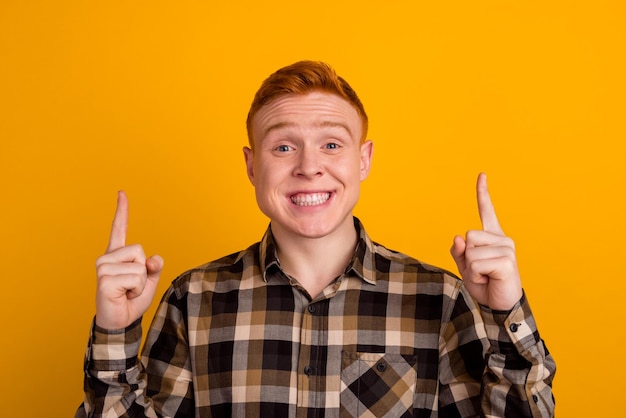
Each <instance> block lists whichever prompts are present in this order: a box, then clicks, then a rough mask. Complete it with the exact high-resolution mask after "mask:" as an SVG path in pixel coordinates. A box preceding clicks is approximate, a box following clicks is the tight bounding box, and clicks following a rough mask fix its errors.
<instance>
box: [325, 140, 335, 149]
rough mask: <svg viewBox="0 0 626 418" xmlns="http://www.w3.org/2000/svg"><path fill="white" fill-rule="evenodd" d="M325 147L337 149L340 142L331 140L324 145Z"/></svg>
mask: <svg viewBox="0 0 626 418" xmlns="http://www.w3.org/2000/svg"><path fill="white" fill-rule="evenodd" d="M324 148H326V149H337V148H339V144H336V143H334V142H329V143H328V144H326V145H324Z"/></svg>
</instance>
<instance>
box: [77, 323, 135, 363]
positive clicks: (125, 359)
mask: <svg viewBox="0 0 626 418" xmlns="http://www.w3.org/2000/svg"><path fill="white" fill-rule="evenodd" d="M141 332H142V330H141V318H139V319H137V320H136V321H135V322H133V323H132V324H130V325H129V326H128V327H126V328H122V329H116V330H107V329H104V328H100V327H99V326H98V325H96V321H95V319H94V321H93V325H92V327H91V339H90V341H89V347H88V350H87V363H88V368H89V370H92V371H124V370H129V369H131V368H132V367H134V366H136V365H137V361H138V355H139V348H140V346H141V336H142V334H141Z"/></svg>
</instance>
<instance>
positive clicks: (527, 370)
mask: <svg viewBox="0 0 626 418" xmlns="http://www.w3.org/2000/svg"><path fill="white" fill-rule="evenodd" d="M248 135H249V140H250V148H247V147H246V148H245V149H244V157H245V162H246V168H247V173H248V177H249V178H250V181H251V182H252V184H253V185H254V187H255V191H256V198H257V202H258V205H259V208H260V209H261V210H262V211H263V213H265V214H266V215H267V216H268V217H269V218H270V227H269V228H268V230H267V232H266V234H265V235H264V237H263V239H262V240H261V241H260V242H259V243H256V244H254V245H252V246H250V247H249V248H248V249H246V250H244V251H241V252H239V253H236V254H232V255H230V256H226V257H224V258H222V259H220V260H216V261H214V262H211V263H207V264H205V265H203V266H200V267H197V268H195V269H192V270H190V271H188V272H186V273H184V274H183V275H181V276H179V277H178V278H177V279H176V280H175V281H174V282H173V283H172V285H171V286H170V288H169V289H168V291H167V292H166V294H165V295H164V296H163V299H162V301H161V304H160V306H159V309H158V311H157V314H156V316H155V318H154V321H153V324H152V326H151V329H150V332H149V334H148V337H147V341H146V343H145V347H144V350H143V355H142V358H141V361H139V360H138V356H137V355H138V351H139V345H140V342H141V327H140V322H141V317H142V315H143V313H144V312H145V311H146V309H147V308H148V306H149V305H150V303H151V301H152V298H153V297H154V294H155V289H156V285H157V282H158V280H159V274H160V271H161V269H162V267H163V260H162V259H161V258H160V257H159V256H153V257H150V258H146V256H145V255H144V253H143V250H142V249H141V247H140V246H138V245H131V246H127V245H126V244H125V237H126V229H127V216H128V202H127V198H126V196H125V194H124V193H123V192H120V194H119V196H118V206H117V211H116V214H115V218H114V221H113V226H112V231H111V237H110V241H109V246H108V249H107V251H106V254H104V255H103V256H101V257H100V258H99V259H98V262H97V272H98V290H97V299H96V317H95V323H94V326H93V329H92V334H91V340H90V344H89V347H88V351H87V356H86V361H85V394H86V397H85V402H84V403H83V405H81V407H80V408H79V410H78V412H77V414H76V416H78V417H82V416H107V417H110V416H120V417H122V416H123V417H127V416H128V417H143V416H146V417H157V416H158V417H161V416H163V417H191V416H196V417H228V416H233V417H258V416H266V417H383V416H385V417H409V416H416V417H427V416H429V417H432V416H441V417H459V416H460V417H471V416H493V417H501V416H507V417H526V416H534V417H547V416H552V415H553V409H554V402H553V397H552V391H551V385H552V379H553V376H554V372H555V366H554V362H553V360H552V358H551V356H550V355H549V353H548V351H547V350H546V348H545V346H544V345H543V341H542V340H541V339H540V337H539V334H538V332H537V329H536V326H535V322H534V319H533V316H532V313H531V311H530V308H529V306H528V303H527V301H526V298H525V296H524V294H523V291H522V287H521V281H520V278H519V274H518V269H517V263H516V259H515V251H514V246H513V242H512V240H511V239H510V238H508V237H506V236H505V235H504V234H503V232H502V229H501V228H500V225H499V223H498V220H497V218H496V215H495V211H494V208H493V206H492V204H491V200H490V197H489V193H488V191H487V186H486V178H485V176H484V175H480V176H479V178H478V182H477V198H478V210H479V214H480V217H481V220H482V223H483V230H481V231H469V232H468V233H467V234H466V236H465V237H455V239H454V243H453V246H452V249H451V253H452V256H453V257H454V259H455V261H456V263H457V265H458V267H459V271H460V272H461V275H462V277H463V281H461V280H459V279H457V278H456V277H455V276H453V275H452V274H451V273H448V272H446V271H444V270H441V269H438V268H435V267H432V266H429V265H426V264H423V263H421V262H419V261H417V260H415V259H412V258H410V257H408V256H405V255H403V254H400V253H396V252H394V251H391V250H388V249H386V248H385V247H383V246H381V245H379V244H377V243H375V242H373V241H372V240H371V239H370V238H369V237H368V235H367V233H366V232H365V229H364V228H363V225H362V224H361V222H360V221H359V220H358V219H356V218H354V217H353V215H352V210H353V208H354V206H355V204H356V202H357V200H358V197H359V188H360V182H361V181H363V180H365V178H366V177H367V176H368V173H369V169H370V163H371V160H372V149H373V144H372V142H371V141H368V140H366V137H367V116H366V113H365V110H364V108H363V106H362V104H361V102H360V101H359V99H358V97H357V95H356V94H355V92H354V91H353V90H352V89H351V88H350V86H349V85H348V84H347V83H346V82H345V81H344V80H343V79H342V78H340V77H338V76H337V75H336V74H335V72H334V70H332V68H330V67H329V66H327V65H326V64H323V63H318V62H309V61H306V62H298V63H295V64H293V65H291V66H288V67H285V68H283V69H281V70H279V71H277V72H276V73H274V74H273V75H271V76H270V77H269V78H268V79H267V80H266V81H265V82H264V83H263V85H262V86H261V88H260V90H259V91H258V92H257V94H256V96H255V99H254V101H253V104H252V106H251V109H250V112H249V115H248Z"/></svg>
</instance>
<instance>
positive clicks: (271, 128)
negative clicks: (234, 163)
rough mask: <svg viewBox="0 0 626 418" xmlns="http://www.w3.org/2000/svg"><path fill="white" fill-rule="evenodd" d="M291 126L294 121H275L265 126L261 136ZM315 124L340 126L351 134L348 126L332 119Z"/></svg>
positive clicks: (331, 126) (293, 124)
mask: <svg viewBox="0 0 626 418" xmlns="http://www.w3.org/2000/svg"><path fill="white" fill-rule="evenodd" d="M292 126H296V124H295V123H294V122H278V123H275V124H274V125H270V126H269V127H267V129H265V130H264V131H263V137H266V136H267V135H268V134H269V133H270V132H271V131H275V130H279V129H283V128H289V127H292ZM316 126H319V127H320V128H341V129H343V130H345V131H346V132H348V134H350V136H352V131H351V130H350V127H349V126H348V125H346V124H345V123H342V122H333V121H329V120H327V121H322V122H319V123H317V124H316Z"/></svg>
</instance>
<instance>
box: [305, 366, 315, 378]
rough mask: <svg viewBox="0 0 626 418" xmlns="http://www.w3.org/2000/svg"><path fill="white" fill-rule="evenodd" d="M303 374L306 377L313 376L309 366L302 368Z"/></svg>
mask: <svg viewBox="0 0 626 418" xmlns="http://www.w3.org/2000/svg"><path fill="white" fill-rule="evenodd" d="M304 374H306V375H307V376H311V375H312V374H313V367H311V366H306V367H305V368H304Z"/></svg>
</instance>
